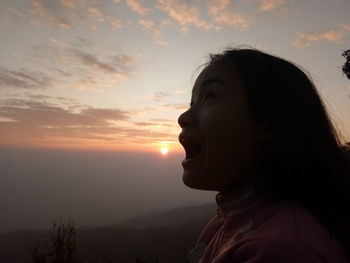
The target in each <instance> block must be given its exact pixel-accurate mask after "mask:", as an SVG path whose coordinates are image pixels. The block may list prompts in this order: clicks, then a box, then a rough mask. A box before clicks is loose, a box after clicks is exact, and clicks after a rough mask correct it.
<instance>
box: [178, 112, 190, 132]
mask: <svg viewBox="0 0 350 263" xmlns="http://www.w3.org/2000/svg"><path fill="white" fill-rule="evenodd" d="M192 118H193V117H192V114H191V109H189V110H187V111H185V112H183V113H182V114H181V115H180V116H179V118H178V120H177V122H178V124H179V125H180V127H181V128H184V127H186V126H189V125H190V124H191V122H192V121H193V120H192Z"/></svg>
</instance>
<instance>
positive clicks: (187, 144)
mask: <svg viewBox="0 0 350 263" xmlns="http://www.w3.org/2000/svg"><path fill="white" fill-rule="evenodd" d="M179 141H180V143H181V144H182V146H183V147H184V149H185V152H186V159H192V158H194V157H196V156H197V155H198V154H199V153H200V152H201V151H202V146H201V145H200V144H199V143H198V142H197V141H196V140H195V139H193V138H190V137H187V136H183V135H181V134H180V136H179Z"/></svg>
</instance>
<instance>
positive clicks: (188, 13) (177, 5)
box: [157, 0, 215, 32]
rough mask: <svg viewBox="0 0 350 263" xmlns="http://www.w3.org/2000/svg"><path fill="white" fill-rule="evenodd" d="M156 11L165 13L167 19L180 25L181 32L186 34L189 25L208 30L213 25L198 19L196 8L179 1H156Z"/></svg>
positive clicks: (213, 26)
mask: <svg viewBox="0 0 350 263" xmlns="http://www.w3.org/2000/svg"><path fill="white" fill-rule="evenodd" d="M157 7H158V9H160V10H162V11H164V12H166V13H167V14H168V15H169V17H170V18H171V19H172V20H173V21H175V22H176V23H178V24H179V25H180V28H181V31H182V32H187V31H188V30H189V29H188V26H189V25H194V26H195V27H197V28H200V29H204V30H210V29H213V28H215V25H213V24H211V23H207V22H206V21H205V20H203V19H202V18H201V17H200V14H199V11H198V9H197V8H196V7H194V6H190V5H188V4H187V3H186V2H184V1H179V0H158V6H157Z"/></svg>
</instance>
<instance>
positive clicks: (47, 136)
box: [0, 95, 177, 148]
mask: <svg viewBox="0 0 350 263" xmlns="http://www.w3.org/2000/svg"><path fill="white" fill-rule="evenodd" d="M44 97H45V100H50V99H51V102H45V103H43V102H40V101H39V100H38V99H43V96H40V95H39V97H35V96H31V97H30V99H7V100H2V101H0V144H1V145H8V144H18V145H26V144H34V145H43V144H46V145H51V144H52V145H66V144H70V145H73V146H74V145H78V146H84V145H85V144H93V145H100V146H101V145H104V146H105V147H107V148H108V146H109V147H110V148H113V145H114V147H115V148H118V147H119V146H120V145H133V144H137V143H141V144H144V145H154V144H157V143H159V142H160V141H175V140H176V136H177V134H175V132H174V125H175V122H174V124H172V123H170V122H167V121H166V120H165V121H161V120H158V121H154V120H153V121H149V122H148V121H146V122H140V121H134V120H133V119H132V118H131V117H133V116H134V115H136V114H138V113H137V111H134V110H121V109H103V108H93V107H87V106H84V105H80V104H79V103H77V102H74V101H73V102H72V101H71V100H66V99H64V98H55V97H51V98H50V97H48V96H44ZM52 101H54V102H52ZM58 102H59V103H58ZM65 103H68V104H67V105H69V107H66V106H64V104H65ZM152 126H155V127H152ZM139 127H147V129H145V128H139ZM169 127H170V128H171V129H170V131H169ZM167 129H168V130H167ZM111 146H112V147H111ZM134 146H135V145H134ZM140 147H141V145H139V148H140Z"/></svg>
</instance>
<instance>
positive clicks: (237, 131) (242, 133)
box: [178, 62, 260, 192]
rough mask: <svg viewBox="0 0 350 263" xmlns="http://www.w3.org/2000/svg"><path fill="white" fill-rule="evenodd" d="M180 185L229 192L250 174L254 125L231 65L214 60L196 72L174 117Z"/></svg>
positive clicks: (256, 135)
mask: <svg viewBox="0 0 350 263" xmlns="http://www.w3.org/2000/svg"><path fill="white" fill-rule="evenodd" d="M178 123H179V125H180V126H181V128H182V132H181V133H180V135H179V141H180V143H181V144H182V145H183V146H184V148H185V151H186V159H185V160H184V161H183V162H182V165H183V168H184V172H183V182H184V184H185V185H187V186H189V187H191V188H195V189H202V190H213V191H221V192H224V191H231V190H233V189H235V188H237V187H239V186H241V185H244V184H246V183H248V182H249V181H250V179H251V172H252V167H253V164H254V158H255V155H256V152H257V146H258V143H259V138H260V137H259V134H260V127H258V126H257V124H256V123H255V122H254V121H253V120H252V117H251V113H250V110H249V106H248V102H247V98H246V94H245V90H244V87H243V83H242V80H241V78H240V76H239V73H238V70H237V68H236V67H235V66H234V65H232V64H228V63H220V62H217V63H214V64H213V65H210V66H209V67H207V68H206V69H204V70H203V71H202V72H201V73H200V75H199V76H198V78H197V80H196V82H195V84H194V86H193V89H192V98H191V107H190V108H189V109H188V110H187V111H186V112H184V113H182V114H181V115H180V117H179V119H178Z"/></svg>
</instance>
